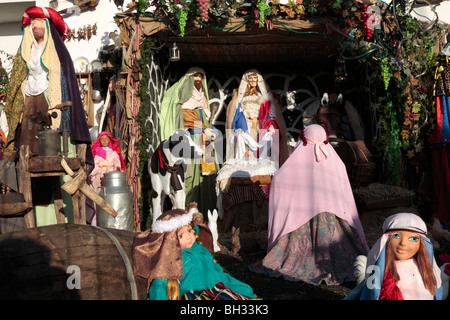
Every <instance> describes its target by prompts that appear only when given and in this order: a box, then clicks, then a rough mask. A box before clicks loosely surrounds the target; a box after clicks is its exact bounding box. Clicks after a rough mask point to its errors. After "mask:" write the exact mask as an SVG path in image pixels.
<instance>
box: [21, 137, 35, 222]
mask: <svg viewBox="0 0 450 320" xmlns="http://www.w3.org/2000/svg"><path fill="white" fill-rule="evenodd" d="M29 157H30V147H29V146H27V145H23V146H21V147H20V153H19V192H20V193H22V194H23V196H24V198H25V202H28V203H33V195H32V193H31V176H30V172H29V170H28V159H29ZM24 220H25V225H26V226H27V228H34V227H35V226H36V223H35V221H34V210H33V208H31V210H30V211H29V212H28V213H27V214H26V215H25V216H24Z"/></svg>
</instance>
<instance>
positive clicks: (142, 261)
mask: <svg viewBox="0 0 450 320" xmlns="http://www.w3.org/2000/svg"><path fill="white" fill-rule="evenodd" d="M198 213H199V212H198V209H197V207H192V208H188V210H182V209H173V210H170V211H167V212H165V213H164V214H162V215H161V216H160V217H158V219H157V220H156V221H155V222H154V223H153V224H152V227H151V229H150V230H147V231H144V232H143V233H141V234H138V235H137V236H136V237H135V240H134V242H133V267H134V271H135V273H136V274H137V275H139V276H141V277H144V278H147V279H148V293H149V295H148V299H149V300H248V299H256V296H255V295H254V293H253V289H252V288H251V287H250V286H249V285H248V284H245V283H243V282H241V281H239V280H237V279H235V278H234V277H232V276H231V275H229V274H227V273H226V272H224V270H223V269H222V267H221V266H220V265H219V264H218V263H216V262H215V260H214V256H213V252H214V251H213V248H212V235H211V232H210V231H209V229H208V228H207V227H206V225H204V224H203V223H198V222H196V221H198V220H197V219H196V218H195V215H196V214H198Z"/></svg>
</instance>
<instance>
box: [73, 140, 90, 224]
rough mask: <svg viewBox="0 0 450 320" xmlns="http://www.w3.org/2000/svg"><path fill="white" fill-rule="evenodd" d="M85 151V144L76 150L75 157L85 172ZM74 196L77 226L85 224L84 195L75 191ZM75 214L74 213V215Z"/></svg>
mask: <svg viewBox="0 0 450 320" xmlns="http://www.w3.org/2000/svg"><path fill="white" fill-rule="evenodd" d="M86 150H87V145H86V144H84V143H83V144H80V145H78V148H77V157H78V158H80V159H81V165H82V167H83V169H84V170H85V171H86V172H87V166H86ZM75 195H77V197H78V198H77V201H78V208H77V209H78V210H79V211H78V212H79V221H78V223H79V224H86V195H85V194H84V193H83V192H81V191H79V190H78V191H77V192H75ZM74 214H75V213H74Z"/></svg>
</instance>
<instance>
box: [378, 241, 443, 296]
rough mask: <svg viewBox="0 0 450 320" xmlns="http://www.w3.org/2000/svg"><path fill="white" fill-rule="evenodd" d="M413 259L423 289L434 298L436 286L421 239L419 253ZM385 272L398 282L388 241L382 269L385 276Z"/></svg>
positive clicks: (392, 252)
mask: <svg viewBox="0 0 450 320" xmlns="http://www.w3.org/2000/svg"><path fill="white" fill-rule="evenodd" d="M413 258H414V259H416V262H417V266H418V268H419V272H420V275H421V276H422V280H423V284H424V286H425V289H427V290H428V291H429V292H430V293H431V294H432V295H433V296H434V294H435V291H436V284H437V282H436V277H435V276H434V273H433V268H432V265H431V261H430V259H429V257H428V253H427V249H426V247H425V242H424V241H423V239H422V238H420V246H419V251H417V253H416V255H415V256H414V257H413ZM387 271H390V272H391V274H392V278H393V279H394V281H395V282H398V281H400V275H399V274H398V272H397V267H396V264H395V258H394V250H393V248H392V244H391V241H388V246H387V250H386V265H385V267H384V274H385V275H386V274H387Z"/></svg>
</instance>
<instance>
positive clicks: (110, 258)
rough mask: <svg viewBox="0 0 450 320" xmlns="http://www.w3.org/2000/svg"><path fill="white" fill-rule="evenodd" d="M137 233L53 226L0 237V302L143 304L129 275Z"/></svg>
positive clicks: (142, 292)
mask: <svg viewBox="0 0 450 320" xmlns="http://www.w3.org/2000/svg"><path fill="white" fill-rule="evenodd" d="M136 234H137V233H136V232H132V231H126V230H116V229H106V228H100V227H95V226H88V225H75V224H56V225H51V226H45V227H38V228H32V229H26V230H20V231H14V232H10V233H5V234H1V235H0V299H2V300H4V299H27V300H31V299H52V300H54V299H65V300H67V299H75V300H77V299H82V300H133V299H146V297H147V292H146V287H147V280H146V279H144V278H141V277H139V276H137V275H135V274H134V273H133V267H132V258H131V248H132V244H133V239H134V237H135V235H136Z"/></svg>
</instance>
